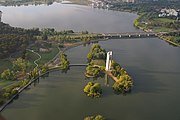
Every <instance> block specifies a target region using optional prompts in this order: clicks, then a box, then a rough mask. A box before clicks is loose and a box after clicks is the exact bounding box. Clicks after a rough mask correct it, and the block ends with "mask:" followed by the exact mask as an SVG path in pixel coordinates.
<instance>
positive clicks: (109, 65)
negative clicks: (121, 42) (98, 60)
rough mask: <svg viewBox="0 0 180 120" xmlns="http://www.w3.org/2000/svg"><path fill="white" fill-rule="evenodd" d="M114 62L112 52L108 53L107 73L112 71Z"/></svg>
mask: <svg viewBox="0 0 180 120" xmlns="http://www.w3.org/2000/svg"><path fill="white" fill-rule="evenodd" d="M111 62H112V51H109V52H107V58H106V71H108V70H110V68H111Z"/></svg>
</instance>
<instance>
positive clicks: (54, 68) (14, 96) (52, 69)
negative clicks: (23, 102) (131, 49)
mask: <svg viewBox="0 0 180 120" xmlns="http://www.w3.org/2000/svg"><path fill="white" fill-rule="evenodd" d="M106 40H107V39H101V40H94V41H90V43H93V42H98V41H106ZM87 43H88V42H86V43H84V42H80V43H77V44H74V45H72V46H68V47H66V48H65V49H64V50H62V51H64V52H65V51H67V50H69V49H71V48H74V47H77V46H80V45H83V44H87ZM60 52H61V51H60ZM60 52H59V53H60ZM59 53H58V54H56V56H58V55H59ZM56 56H55V57H56ZM55 57H54V58H55ZM54 58H53V59H54ZM70 67H71V66H70ZM59 68H60V67H59V66H55V67H52V68H50V69H49V70H48V71H46V72H45V73H43V74H41V75H39V76H38V77H37V78H34V79H32V80H30V82H29V83H28V84H27V85H25V86H24V87H22V88H21V89H20V90H18V93H16V94H15V95H13V96H12V97H11V98H10V99H9V100H7V101H6V102H5V103H4V104H3V105H2V106H1V107H0V113H1V112H2V111H3V110H4V109H5V108H6V107H7V106H8V105H9V104H10V103H11V102H13V100H15V99H16V97H17V96H18V95H19V94H20V93H21V92H23V91H24V90H25V89H26V88H28V87H29V86H30V85H31V84H32V83H34V82H36V81H37V80H38V79H39V78H40V77H42V76H43V75H45V74H47V73H50V72H54V71H56V70H59Z"/></svg>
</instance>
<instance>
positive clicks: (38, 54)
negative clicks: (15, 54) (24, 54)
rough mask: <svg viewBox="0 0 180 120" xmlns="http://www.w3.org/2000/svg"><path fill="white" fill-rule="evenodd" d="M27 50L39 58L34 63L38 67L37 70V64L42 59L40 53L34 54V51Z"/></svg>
mask: <svg viewBox="0 0 180 120" xmlns="http://www.w3.org/2000/svg"><path fill="white" fill-rule="evenodd" d="M26 50H28V51H29V52H32V53H34V54H36V55H38V56H39V58H38V59H36V60H35V61H34V64H35V65H36V67H35V68H37V67H38V66H39V65H38V63H37V62H38V61H39V60H40V59H41V55H40V54H39V53H37V52H34V50H30V49H26Z"/></svg>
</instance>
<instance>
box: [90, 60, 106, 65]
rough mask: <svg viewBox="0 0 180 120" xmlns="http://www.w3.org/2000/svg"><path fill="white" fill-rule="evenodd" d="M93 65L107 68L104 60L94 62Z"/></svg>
mask: <svg viewBox="0 0 180 120" xmlns="http://www.w3.org/2000/svg"><path fill="white" fill-rule="evenodd" d="M91 64H93V65H98V66H105V61H104V60H92V61H91Z"/></svg>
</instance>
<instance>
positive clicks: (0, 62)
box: [0, 59, 12, 73]
mask: <svg viewBox="0 0 180 120" xmlns="http://www.w3.org/2000/svg"><path fill="white" fill-rule="evenodd" d="M11 67H12V63H11V61H10V60H7V59H0V73H1V72H2V71H3V70H5V69H8V68H11Z"/></svg>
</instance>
